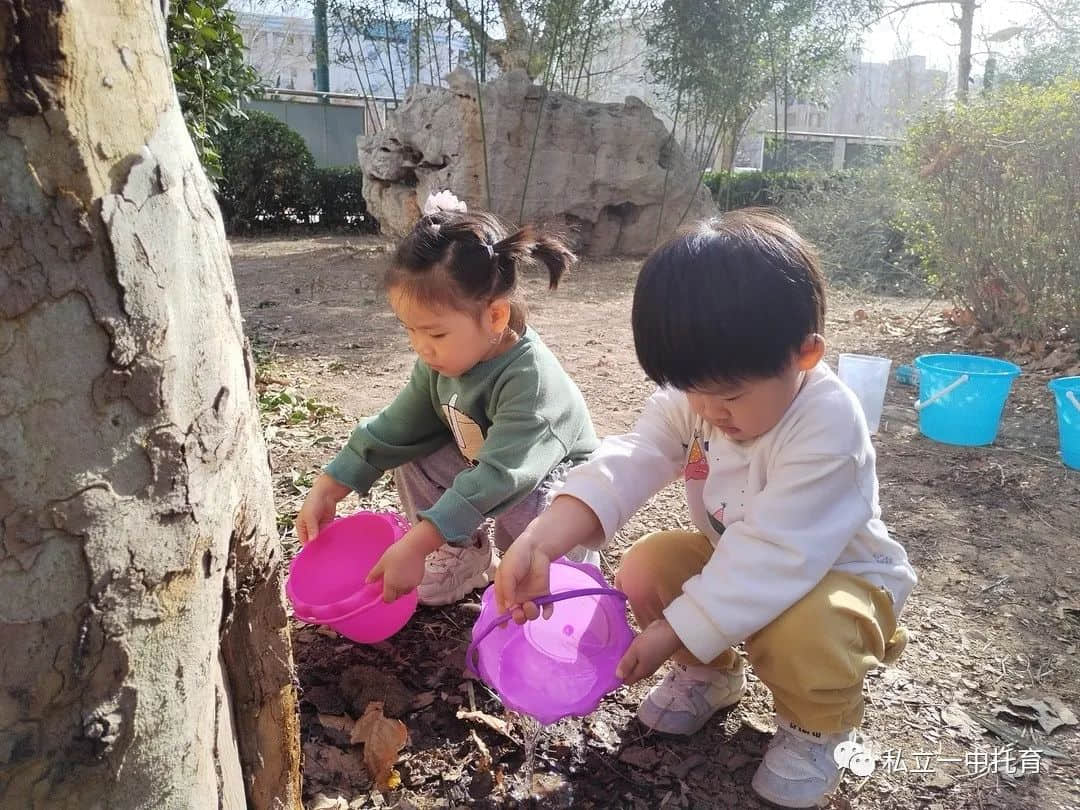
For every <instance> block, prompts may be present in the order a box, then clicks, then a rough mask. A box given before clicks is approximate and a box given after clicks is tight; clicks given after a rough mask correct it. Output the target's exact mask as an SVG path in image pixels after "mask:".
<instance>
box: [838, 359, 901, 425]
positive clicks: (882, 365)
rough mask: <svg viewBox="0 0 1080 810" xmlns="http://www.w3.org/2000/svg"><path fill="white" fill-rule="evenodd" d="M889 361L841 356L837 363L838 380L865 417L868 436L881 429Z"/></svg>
mask: <svg viewBox="0 0 1080 810" xmlns="http://www.w3.org/2000/svg"><path fill="white" fill-rule="evenodd" d="M891 366H892V360H890V359H889V358H888V357H875V356H874V355H869V354H842V355H840V362H839V364H838V374H839V375H840V379H841V380H842V381H843V382H844V384H845V385H847V387H848V388H850V389H851V390H852V391H854V392H855V396H857V397H858V398H859V404H860V405H862V409H863V414H864V415H865V416H866V426H867V427H868V428H870V432H871V433H877V432H878V428H879V427H881V410H882V408H884V407H885V388H886V386H887V385H888V384H889V368H890V367H891Z"/></svg>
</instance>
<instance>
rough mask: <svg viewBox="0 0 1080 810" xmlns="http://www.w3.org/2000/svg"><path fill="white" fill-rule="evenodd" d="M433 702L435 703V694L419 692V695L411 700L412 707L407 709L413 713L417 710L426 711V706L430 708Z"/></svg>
mask: <svg viewBox="0 0 1080 810" xmlns="http://www.w3.org/2000/svg"><path fill="white" fill-rule="evenodd" d="M434 702H435V693H434V692H421V693H420V694H418V695H417V696H416V697H414V698H413V702H412V705H411V706H410V707H409V708H410V709H412V710H413V711H416V710H418V709H426V708H427V707H428V706H430V705H431V704H432V703H434Z"/></svg>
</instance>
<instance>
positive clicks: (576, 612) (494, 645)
mask: <svg viewBox="0 0 1080 810" xmlns="http://www.w3.org/2000/svg"><path fill="white" fill-rule="evenodd" d="M550 586H551V594H550V595H548V596H543V597H540V598H539V599H536V600H534V601H535V602H536V603H537V604H538V605H543V604H550V605H552V613H551V617H550V618H548V619H543V618H540V619H536V620H534V621H530V622H525V624H522V625H518V624H515V623H514V622H512V621H509V618H510V614H508V613H504V614H501V615H499V614H498V612H497V608H496V605H495V593H494V587H489V588H488V589H487V590H486V591H484V596H483V600H482V603H481V610H480V617H479V618H478V619H477V620H476V624H475V625H474V626H473V634H472V643H471V644H470V645H469V649H468V652H467V653H466V659H465V660H466V664H467V666H468V667H469V669H470V670H472V671H473V672H474V673H475V674H476V675H478V676H479V677H480V678H481V679H483V681H484V682H485V683H486V684H487V685H488V686H490V687H491V688H492V689H493V690H494V691H495V693H496V694H498V696H499V698H500V699H501V700H502V702H503V705H504V706H506V707H507V708H508V709H513V710H514V711H517V712H521V713H522V714H528V715H531V716H533V717H535V718H536V719H537V720H539V721H540V722H541V723H543V724H544V725H548V724H551V723H554V722H556V721H558V720H561V719H562V718H564V717H571V716H581V715H585V714H588V713H589V712H591V711H593V710H594V709H595V708H596V707H597V706H598V705H599V704H600V701H601V699H602V698H603V697H604V695H606V694H607V693H608V692H611V691H612V690H614V689H617V688H618V687H619V686H621V685H622V681H621V680H619V679H618V678H617V677H616V676H615V667H616V666H617V665H618V663H619V660H620V659H621V658H622V656H623V654H624V653H625V652H626V649H627V647H629V646H630V642H631V641H633V639H634V633H633V631H632V630H631V629H630V625H629V623H628V622H627V621H626V595H625V594H624V593H622V592H621V591H617V590H615V589H614V588H612V587H610V586H609V585H608V584H607V583H606V582H605V581H604V578H603V575H601V573H600V570H599V569H598V568H597V567H596V566H594V565H589V564H587V563H574V562H570V561H569V560H556V561H555V562H553V563H552V564H551V573H550Z"/></svg>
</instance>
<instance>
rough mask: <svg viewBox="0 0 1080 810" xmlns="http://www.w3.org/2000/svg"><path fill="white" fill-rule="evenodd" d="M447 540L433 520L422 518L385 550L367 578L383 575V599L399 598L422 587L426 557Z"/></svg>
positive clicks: (370, 580)
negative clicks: (430, 521)
mask: <svg viewBox="0 0 1080 810" xmlns="http://www.w3.org/2000/svg"><path fill="white" fill-rule="evenodd" d="M444 542H445V541H444V540H443V536H442V535H441V534H439V530H438V529H436V528H435V525H434V524H433V523H429V522H428V521H426V520H422V521H420V522H419V523H418V524H416V525H415V526H413V527H412V528H411V529H409V531H407V532H406V533H405V535H404V536H403V537H402V538H401V539H400V540H398V541H397V542H396V543H394V544H393V545H392V546H390V548H388V549H387V550H386V551H385V552H383V555H382V556H381V557H380V558H379V561H378V562H377V563H375V567H374V568H372V569H371V572H370V573H369V574H368V575H367V581H368V582H375V581H376V580H378V579H382V581H383V601H384V602H393V601H394V600H396V599H399V598H400V597H402V596H404V595H405V594H407V593H408V592H409V591H412V590H415V589H416V588H417V587H419V585H420V583H421V582H422V581H423V579H424V560H425V559H427V555H428V554H430V553H431V552H433V551H434V550H435V549H437V548H439V547H440V546H441V545H442V544H443V543H444Z"/></svg>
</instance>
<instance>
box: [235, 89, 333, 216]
mask: <svg viewBox="0 0 1080 810" xmlns="http://www.w3.org/2000/svg"><path fill="white" fill-rule="evenodd" d="M221 165H222V170H223V171H222V173H223V177H222V179H221V183H220V186H219V196H220V201H221V211H222V215H223V216H224V217H225V226H226V228H228V229H229V230H230V231H237V230H251V229H253V228H276V227H281V226H283V225H288V224H292V223H299V222H307V221H308V218H309V215H310V214H311V200H310V197H311V185H312V178H313V175H314V172H315V161H314V160H313V159H312V157H311V150H309V149H308V147H307V144H306V143H304V139H303V138H301V137H300V136H299V135H298V134H297V133H296V132H294V131H293V130H292V129H290V128H289V127H288V126H287V125H286V124H284V123H282V122H281V121H279V120H278V119H276V118H274V117H273V116H271V115H267V114H266V113H263V112H258V111H255V110H251V111H249V112H248V114H247V117H246V118H243V119H234V120H233V121H232V123H231V125H230V126H229V128H228V130H226V132H225V135H224V137H223V138H222V146H221Z"/></svg>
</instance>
